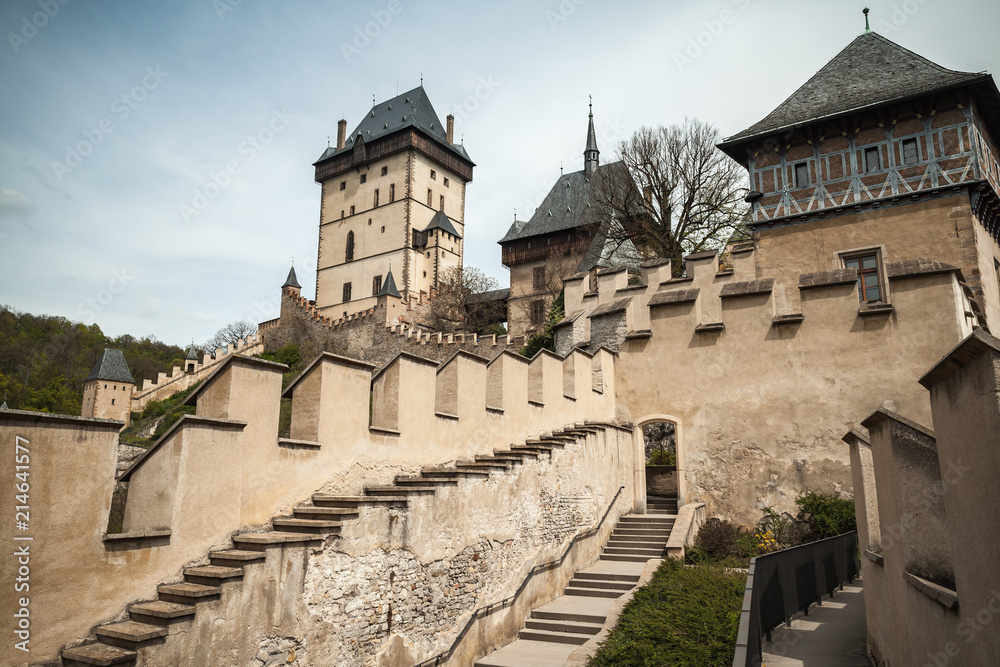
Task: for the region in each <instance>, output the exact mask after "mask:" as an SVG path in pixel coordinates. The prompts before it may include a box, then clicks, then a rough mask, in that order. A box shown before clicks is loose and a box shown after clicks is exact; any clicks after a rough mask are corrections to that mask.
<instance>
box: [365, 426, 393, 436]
mask: <svg viewBox="0 0 1000 667" xmlns="http://www.w3.org/2000/svg"><path fill="white" fill-rule="evenodd" d="M368 432H369V433H377V434H379V435H389V436H395V437H399V436H400V435H401V432H400V431H399V429H395V428H389V427H388V426H369V427H368Z"/></svg>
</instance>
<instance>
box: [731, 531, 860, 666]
mask: <svg viewBox="0 0 1000 667" xmlns="http://www.w3.org/2000/svg"><path fill="white" fill-rule="evenodd" d="M858 572H859V569H858V534H857V532H853V531H852V532H850V533H844V534H843V535H838V536H836V537H829V538H827V539H825V540H820V541H818V542H813V543H811V544H803V545H802V546H798V547H792V548H791V549H783V550H782V551H775V552H774V553H769V554H764V555H763V556H757V557H756V558H754V559H753V560H751V561H750V572H749V574H748V575H747V586H746V592H745V593H744V595H743V609H742V611H741V613H740V629H739V634H738V635H737V637H736V654H735V655H734V656H733V667H760V666H761V662H762V658H761V636H763V635H767V639H768V641H770V640H771V630H772V629H774V628H776V627H777V626H778V625H780V624H781V623H788V622H790V620H791V618H792V616H793V615H794V614H796V613H798V612H800V611H804V612H805V613H806V614H807V615H808V614H809V607H810V605H812V604H813V603H815V602H819V601H820V600H821V599H822V597H823V595H824V594H826V595H831V596H832V595H833V592H834V590H836V589H837V588H842V587H843V585H844V583H845V582H851V581H854V577H856V576H857V575H858Z"/></svg>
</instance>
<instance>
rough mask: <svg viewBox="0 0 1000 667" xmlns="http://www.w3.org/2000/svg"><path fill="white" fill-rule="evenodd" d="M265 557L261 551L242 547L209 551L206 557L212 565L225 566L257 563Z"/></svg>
mask: <svg viewBox="0 0 1000 667" xmlns="http://www.w3.org/2000/svg"><path fill="white" fill-rule="evenodd" d="M266 558H267V554H266V553H265V552H263V551H244V550H242V549H225V550H223V551H211V552H209V554H208V559H209V560H210V561H211V562H212V565H223V566H225V567H242V566H243V565H245V564H247V563H259V562H260V561H263V560H265V559H266Z"/></svg>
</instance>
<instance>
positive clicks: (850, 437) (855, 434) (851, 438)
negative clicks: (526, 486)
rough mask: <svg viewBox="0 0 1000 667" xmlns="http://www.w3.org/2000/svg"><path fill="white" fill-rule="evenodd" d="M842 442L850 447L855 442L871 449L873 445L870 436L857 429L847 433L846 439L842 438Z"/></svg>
mask: <svg viewBox="0 0 1000 667" xmlns="http://www.w3.org/2000/svg"><path fill="white" fill-rule="evenodd" d="M841 440H843V441H844V442H846V443H847V444H849V445H853V444H854V443H855V442H861V443H864V444H866V445H868V446H869V447H871V444H872V443H871V441H870V440H869V439H868V436H867V435H865V434H864V433H862V432H861V431H859V430H858V429H856V428H852V429H851V430H850V431H848V432H847V433H845V434H844V437H843V438H841Z"/></svg>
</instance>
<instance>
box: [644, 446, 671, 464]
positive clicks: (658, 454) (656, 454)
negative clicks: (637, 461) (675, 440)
mask: <svg viewBox="0 0 1000 667" xmlns="http://www.w3.org/2000/svg"><path fill="white" fill-rule="evenodd" d="M646 465H648V466H675V465H677V455H676V454H674V453H673V452H672V451H670V450H669V449H654V450H653V451H652V452H650V453H649V462H648V463H647V464H646Z"/></svg>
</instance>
